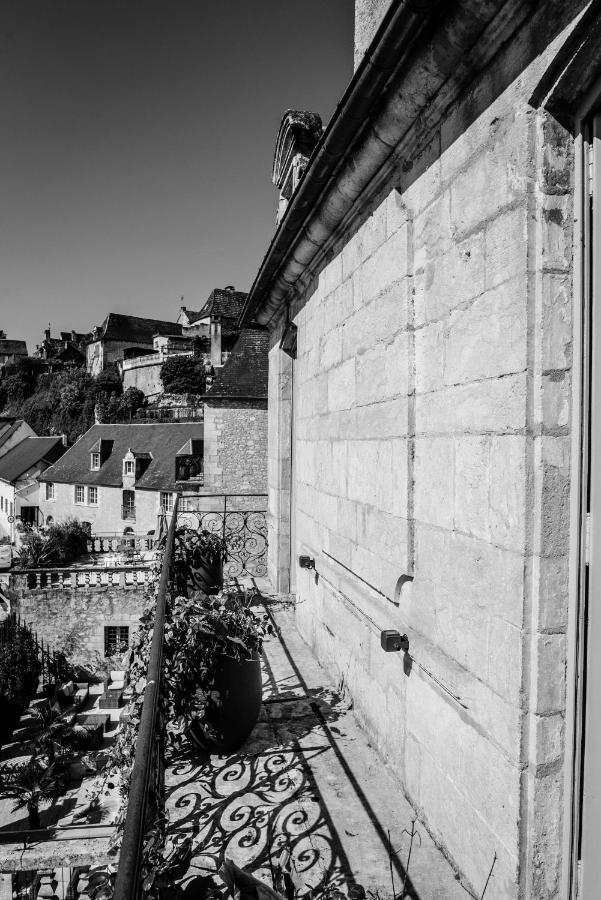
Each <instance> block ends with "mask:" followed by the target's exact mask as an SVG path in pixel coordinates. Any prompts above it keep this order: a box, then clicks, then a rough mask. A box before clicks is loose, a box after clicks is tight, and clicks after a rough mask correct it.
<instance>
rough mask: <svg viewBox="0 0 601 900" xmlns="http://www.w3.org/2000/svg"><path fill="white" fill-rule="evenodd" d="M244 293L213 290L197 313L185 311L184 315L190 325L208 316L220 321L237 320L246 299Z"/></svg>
mask: <svg viewBox="0 0 601 900" xmlns="http://www.w3.org/2000/svg"><path fill="white" fill-rule="evenodd" d="M247 296H248V295H247V294H246V293H245V292H244V291H236V290H234V288H229V287H227V288H215V289H214V290H213V291H211V294H210V296H209V299H208V300H207V302H206V303H205V305H204V306H203V307H202V309H201V310H200V311H199V312H194V311H193V310H191V309H186V311H185V312H186V315H187V317H188V320H189V321H190V322H191V323H194V322H198V321H199V320H200V319H206V318H208V317H209V316H212V317H214V318H215V317H219V318H222V319H238V317H239V316H240V313H241V312H242V307H243V306H244V301H245V300H246V298H247Z"/></svg>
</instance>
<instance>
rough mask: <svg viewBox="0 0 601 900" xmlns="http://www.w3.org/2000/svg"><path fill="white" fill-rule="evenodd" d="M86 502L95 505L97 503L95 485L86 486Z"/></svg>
mask: <svg viewBox="0 0 601 900" xmlns="http://www.w3.org/2000/svg"><path fill="white" fill-rule="evenodd" d="M88 503H89V504H90V505H91V506H97V504H98V488H97V487H89V488H88Z"/></svg>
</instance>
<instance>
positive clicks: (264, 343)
mask: <svg viewBox="0 0 601 900" xmlns="http://www.w3.org/2000/svg"><path fill="white" fill-rule="evenodd" d="M268 352H269V334H268V332H267V331H263V330H262V329H259V328H245V329H244V331H243V332H242V333H241V335H240V337H239V338H238V340H237V341H236V343H235V345H234V349H233V350H232V352H231V354H230V355H229V356H228V358H227V361H226V363H225V365H224V366H223V368H222V369H221V371H220V372H219V373H218V375H217V377H216V378H215V381H214V382H213V384H212V385H211V387H210V388H209V390H208V391H207V393H206V398H207V400H212V399H217V398H223V399H228V398H229V399H236V398H240V399H241V398H247V399H250V398H253V399H257V400H262V399H265V398H266V397H267V368H268Z"/></svg>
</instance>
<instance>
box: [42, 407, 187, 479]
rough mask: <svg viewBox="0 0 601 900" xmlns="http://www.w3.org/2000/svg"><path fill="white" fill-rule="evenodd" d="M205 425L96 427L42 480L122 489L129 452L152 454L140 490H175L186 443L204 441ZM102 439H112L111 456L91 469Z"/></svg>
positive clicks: (46, 473) (111, 425) (107, 425)
mask: <svg viewBox="0 0 601 900" xmlns="http://www.w3.org/2000/svg"><path fill="white" fill-rule="evenodd" d="M202 439H203V426H202V424H198V423H191V422H182V423H177V424H175V423H174V424H171V423H159V422H157V423H153V424H131V425H130V424H124V425H114V424H110V425H109V424H106V425H92V427H91V428H90V429H88V431H86V433H85V434H84V435H83V436H82V437H81V438H80V439H79V440H78V441H77V443H76V444H75V445H74V446H73V447H71V448H70V449H69V450H68V451H67V452H66V453H65V455H64V456H63V457H61V459H60V460H59V461H58V462H57V463H56V464H55V465H53V466H50V468H48V469H46V471H45V472H44V475H43V476H42V477H41V479H40V480H42V481H54V482H57V483H58V484H97V485H105V486H106V487H121V486H122V484H123V457H124V456H125V454H126V453H127V452H128V450H129V449H131V450H132V451H133V453H134V454H139V455H142V454H150V456H151V457H152V459H151V462H150V465H149V466H148V467H147V468H146V470H145V471H144V473H143V474H142V475H141V476H140V478H138V480H137V481H136V484H135V487H136V490H145V491H174V490H175V489H176V485H175V457H176V456H177V454H178V451H179V450H180V448H181V447H182V446H183V445H184V444H185V443H186V441H189V440H193V441H197V440H198V441H202ZM100 440H112V441H113V447H112V450H111V453H110V455H109V456H108V458H107V459H105V460H104V462H102V464H101V466H100V469H98V470H95V471H92V470H91V469H90V453H91V452H92V450H93V449H94V450H96V449H97V448H98V447H99V446H100V445H99V441H100Z"/></svg>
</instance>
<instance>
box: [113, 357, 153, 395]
mask: <svg viewBox="0 0 601 900" xmlns="http://www.w3.org/2000/svg"><path fill="white" fill-rule="evenodd" d="M162 365H163V361H162V360H160V361H159V362H157V356H156V355H155V354H153V355H152V356H150V355H149V356H148V357H147V358H146V359H145V358H144V357H140V359H139V361H137V362H136V363H135V364H130V365H127V366H124V367H123V390H124V391H126V390H127V389H128V388H130V387H134V388H137V389H138V390H139V391H142V393H143V394H144V396H145V397H156V396H157V395H159V394H161V393H162V392H163V382H162V381H161V367H162Z"/></svg>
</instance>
